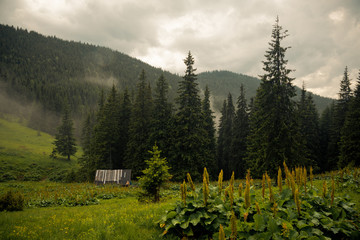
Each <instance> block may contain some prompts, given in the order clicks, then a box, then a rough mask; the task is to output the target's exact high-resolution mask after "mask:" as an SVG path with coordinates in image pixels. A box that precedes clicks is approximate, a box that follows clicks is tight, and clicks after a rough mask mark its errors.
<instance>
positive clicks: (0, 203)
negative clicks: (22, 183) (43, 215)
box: [0, 190, 24, 211]
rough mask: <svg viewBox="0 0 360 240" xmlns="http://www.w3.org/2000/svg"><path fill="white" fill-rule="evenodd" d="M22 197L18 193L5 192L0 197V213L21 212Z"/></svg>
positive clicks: (22, 206)
mask: <svg viewBox="0 0 360 240" xmlns="http://www.w3.org/2000/svg"><path fill="white" fill-rule="evenodd" d="M23 209H24V196H23V195H22V194H21V193H19V192H16V193H15V192H13V191H11V190H10V191H7V192H6V193H5V194H4V195H3V196H1V197H0V211H22V210H23Z"/></svg>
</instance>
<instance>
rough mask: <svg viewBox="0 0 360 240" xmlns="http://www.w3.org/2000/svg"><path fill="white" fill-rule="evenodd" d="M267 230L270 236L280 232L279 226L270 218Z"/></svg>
mask: <svg viewBox="0 0 360 240" xmlns="http://www.w3.org/2000/svg"><path fill="white" fill-rule="evenodd" d="M267 229H268V230H269V232H270V233H271V234H274V233H276V232H280V228H279V226H278V225H277V224H276V221H275V220H274V219H273V218H270V219H269V221H268V223H267Z"/></svg>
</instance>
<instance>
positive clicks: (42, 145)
mask: <svg viewBox="0 0 360 240" xmlns="http://www.w3.org/2000/svg"><path fill="white" fill-rule="evenodd" d="M0 133H1V134H0V180H7V179H8V180H14V179H18V180H41V179H45V178H48V177H51V176H52V175H54V174H58V173H59V172H61V171H63V170H64V169H71V168H73V167H76V165H77V160H76V159H77V157H79V156H80V154H81V153H80V152H79V153H77V156H76V157H73V159H72V160H71V161H70V162H68V161H66V160H64V159H58V160H52V159H51V158H50V157H49V155H50V153H51V151H52V148H53V145H52V142H53V141H54V138H53V137H52V136H50V135H49V134H46V133H42V132H38V131H36V130H33V129H30V128H27V127H24V126H22V125H21V124H19V123H16V122H9V121H7V120H4V119H0Z"/></svg>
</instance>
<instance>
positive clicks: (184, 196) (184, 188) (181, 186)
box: [180, 180, 187, 205]
mask: <svg viewBox="0 0 360 240" xmlns="http://www.w3.org/2000/svg"><path fill="white" fill-rule="evenodd" d="M180 191H181V200H182V201H183V203H184V205H186V191H187V189H186V182H185V180H184V182H183V183H182V184H181V185H180Z"/></svg>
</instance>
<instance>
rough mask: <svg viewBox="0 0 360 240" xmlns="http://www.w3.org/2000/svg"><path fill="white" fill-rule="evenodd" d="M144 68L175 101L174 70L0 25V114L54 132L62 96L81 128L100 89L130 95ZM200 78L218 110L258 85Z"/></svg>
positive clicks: (218, 74) (249, 80)
mask: <svg viewBox="0 0 360 240" xmlns="http://www.w3.org/2000/svg"><path fill="white" fill-rule="evenodd" d="M142 70H144V71H145V73H146V76H147V80H148V81H149V83H150V86H151V87H152V88H153V89H154V88H155V81H156V80H157V79H158V78H159V77H160V76H161V75H164V77H165V79H166V80H167V81H168V84H169V92H168V95H169V100H170V101H171V102H174V100H175V98H176V95H177V93H176V91H177V88H178V83H179V81H181V79H182V78H181V77H180V76H178V75H176V74H172V73H170V72H167V71H163V70H162V69H159V68H155V67H152V66H150V65H149V64H146V63H144V62H142V61H140V60H138V59H135V58H132V57H130V56H128V55H125V54H122V53H120V52H118V51H114V50H111V49H109V48H105V47H100V46H95V45H89V44H87V43H81V42H74V41H64V40H61V39H58V38H56V37H55V36H48V37H45V36H43V35H41V34H39V33H36V32H34V31H27V30H24V29H19V28H14V27H10V26H5V25H0V87H1V88H0V98H1V102H2V103H3V104H1V106H0V112H1V113H13V114H17V115H19V116H20V117H22V118H25V119H27V120H29V126H30V127H33V128H35V129H39V130H43V131H47V132H50V133H54V130H55V127H56V126H57V124H58V121H59V119H60V114H59V113H60V112H61V110H62V109H63V106H64V101H65V100H66V101H67V102H68V103H69V105H70V110H71V111H72V112H73V113H72V115H73V116H74V118H75V128H76V129H79V128H78V126H79V122H80V120H83V119H84V118H85V115H86V113H87V112H89V110H90V109H92V108H94V107H95V106H96V103H97V102H98V100H99V96H100V92H101V90H104V91H105V92H109V91H110V88H111V86H112V85H113V84H114V85H115V86H116V87H117V88H118V89H120V90H124V89H125V88H127V89H128V91H129V94H130V96H131V99H134V93H135V92H134V91H135V88H136V82H137V80H138V77H139V75H140V73H141V71H142ZM198 81H199V87H200V90H201V92H203V91H204V90H205V87H206V85H208V87H209V90H210V92H211V96H212V99H214V102H213V108H214V109H213V110H214V111H215V112H218V113H219V112H220V109H221V107H222V102H223V100H224V99H226V98H227V95H228V93H229V92H230V93H231V94H232V95H233V96H234V97H235V98H237V96H238V95H239V89H240V85H241V84H243V85H244V88H245V92H246V96H247V97H248V98H251V97H253V96H255V94H256V89H257V88H258V86H259V83H260V81H259V79H257V78H254V77H249V76H246V75H242V74H236V73H232V72H229V71H214V72H204V73H201V74H199V76H198ZM297 91H298V92H300V89H297ZM298 95H300V94H298ZM9 98H10V99H11V100H9ZM14 101H15V102H16V104H15V103H14ZM19 102H20V103H21V104H20V105H19V104H18V103H19ZM314 102H315V104H316V105H317V107H318V109H319V112H320V113H321V112H322V110H323V109H324V108H325V107H326V106H328V105H329V103H330V102H331V99H328V98H322V97H319V96H316V95H314ZM20 106H22V108H21V107H20ZM39 110H40V111H39ZM78 133H79V132H78Z"/></svg>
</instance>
